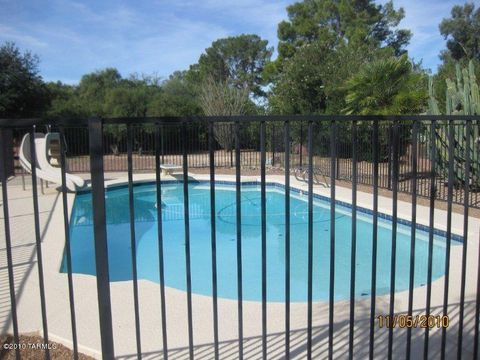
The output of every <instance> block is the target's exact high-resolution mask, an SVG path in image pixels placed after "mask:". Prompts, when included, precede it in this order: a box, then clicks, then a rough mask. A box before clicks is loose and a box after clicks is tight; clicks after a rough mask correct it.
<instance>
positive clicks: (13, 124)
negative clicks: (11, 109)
mask: <svg viewBox="0 0 480 360" xmlns="http://www.w3.org/2000/svg"><path fill="white" fill-rule="evenodd" d="M92 120H97V121H98V120H100V121H102V122H103V123H104V124H118V125H123V124H131V125H135V124H148V123H150V124H175V123H185V122H187V123H196V122H198V123H199V122H206V123H208V122H220V123H222V122H223V123H232V122H237V121H239V122H240V121H242V122H262V121H265V122H274V121H279V122H285V121H291V122H295V121H311V122H322V121H326V122H328V121H341V122H344V121H347V122H348V121H387V122H395V121H397V122H409V121H413V122H415V121H426V122H431V121H448V120H461V121H475V120H477V121H478V120H480V115H325V114H318V115H237V116H179V117H173V116H162V117H118V118H100V117H92V118H79V119H76V118H60V119H42V118H25V119H15V118H4V119H1V118H0V127H1V128H21V127H28V126H33V125H37V126H47V125H53V126H78V125H88V123H89V121H92Z"/></svg>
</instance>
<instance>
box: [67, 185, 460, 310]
mask: <svg viewBox="0 0 480 360" xmlns="http://www.w3.org/2000/svg"><path fill="white" fill-rule="evenodd" d="M241 198H242V254H243V256H242V261H243V294H244V299H245V300H253V301H259V300H261V290H262V283H261V269H262V263H261V217H260V211H261V206H260V186H259V185H258V184H250V185H243V186H242V192H241ZM134 199H135V230H136V243H137V264H138V265H137V266H138V277H139V278H140V279H147V280H151V281H154V282H157V283H159V266H158V264H159V260H158V237H157V210H156V207H155V206H156V188H155V184H142V185H136V186H134ZM189 201H190V206H189V211H190V234H191V237H190V247H191V268H192V271H191V273H192V291H193V292H194V293H197V294H202V295H207V296H211V294H212V274H211V233H210V188H209V184H208V182H196V183H191V184H190V185H189ZM162 202H163V204H162V217H163V238H164V258H165V285H166V286H169V287H173V288H177V289H181V290H185V289H186V275H185V234H184V218H183V210H184V209H183V184H182V183H180V182H176V183H165V184H163V185H162ZM284 203H285V194H284V192H283V190H282V189H281V188H280V187H279V186H272V185H268V186H267V293H268V301H283V300H284V294H285V287H284V286H285V285H284V284H285V261H284V260H285V231H284V227H285V224H284V220H285V215H284ZM91 206H92V204H91V194H90V193H88V192H86V193H79V194H77V196H76V199H75V204H74V209H73V213H72V217H71V252H72V267H73V272H75V273H82V274H91V275H95V255H94V245H93V228H92V207H91ZM106 209H107V210H106V211H107V237H108V252H109V267H110V280H111V281H125V280H131V279H132V265H131V248H130V244H131V243H130V223H129V210H128V209H129V205H128V188H126V187H118V188H112V189H109V190H108V191H107V195H106ZM216 211H217V215H216V226H217V263H218V271H217V274H218V295H219V297H222V298H229V299H236V297H237V271H236V270H237V264H236V258H237V257H236V256H237V255H236V254H237V253H236V246H237V244H236V221H235V219H236V206H235V187H234V185H233V184H230V185H228V184H217V186H216ZM313 221H314V224H313V231H314V244H313V249H314V252H313V299H314V300H326V299H328V289H329V268H330V267H329V266H330V265H329V262H330V203H329V201H328V199H315V200H314V214H313ZM290 222H291V300H292V301H296V302H303V301H306V299H307V275H308V274H307V256H308V253H307V223H308V217H307V196H306V195H304V194H301V193H300V192H294V193H292V195H291V217H290ZM335 224H336V228H335V232H336V244H335V299H337V300H340V299H347V298H348V297H349V291H350V290H349V289H350V254H351V226H352V225H351V209H350V208H348V207H346V206H344V205H340V204H337V206H336V213H335ZM372 230H373V229H372V216H371V215H369V214H367V213H364V212H359V213H358V221H357V234H358V238H357V263H356V273H357V278H356V288H355V293H356V296H358V297H365V296H369V294H370V290H371V264H372ZM397 234H398V235H397V236H398V237H397V264H396V285H395V286H396V288H395V289H396V291H402V290H406V289H408V281H409V265H410V261H409V255H410V227H409V226H407V225H403V224H399V225H398V232H397ZM391 238H392V229H391V222H390V221H389V220H387V219H380V220H379V228H378V256H377V294H379V295H381V294H386V293H388V292H389V291H390V261H391V256H390V255H391ZM416 239H417V241H416V248H415V286H416V287H418V286H424V284H425V283H426V279H427V252H428V233H427V232H425V231H423V230H417V237H416ZM457 240H458V239H457ZM459 244H460V243H459V242H458V241H452V245H459ZM444 262H445V237H444V236H443V235H442V234H437V235H435V239H434V248H433V278H434V279H436V278H439V277H441V276H443V273H444ZM61 271H62V272H65V271H66V264H65V259H64V261H63V263H62V268H61Z"/></svg>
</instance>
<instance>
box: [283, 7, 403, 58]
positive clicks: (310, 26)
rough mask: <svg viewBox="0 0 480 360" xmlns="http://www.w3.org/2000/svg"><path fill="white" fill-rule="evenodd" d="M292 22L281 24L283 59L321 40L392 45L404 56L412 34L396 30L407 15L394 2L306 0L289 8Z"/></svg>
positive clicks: (326, 42)
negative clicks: (379, 3)
mask: <svg viewBox="0 0 480 360" xmlns="http://www.w3.org/2000/svg"><path fill="white" fill-rule="evenodd" d="M287 12H288V18H289V20H288V21H282V22H281V23H280V24H279V25H278V37H279V40H280V41H279V44H278V53H279V58H280V60H282V59H284V58H291V57H292V56H293V55H294V54H295V52H296V51H297V50H298V49H299V48H301V47H302V46H304V45H305V44H309V43H313V42H315V41H321V42H323V43H325V44H328V45H329V46H336V45H337V44H338V43H339V42H342V41H346V42H349V43H352V42H354V43H371V44H373V45H375V46H390V47H392V48H393V49H394V50H395V53H396V54H397V55H400V54H402V53H403V52H404V51H405V50H404V47H405V46H406V45H407V44H408V42H409V40H410V38H411V32H410V31H409V30H405V29H396V27H397V26H398V24H399V23H400V21H401V20H402V19H403V17H404V16H405V13H404V10H403V8H400V9H399V10H395V8H394V7H393V3H392V1H389V2H387V3H386V4H384V5H378V4H375V2H374V1H373V0H303V1H301V2H297V3H294V4H293V5H290V6H288V7H287Z"/></svg>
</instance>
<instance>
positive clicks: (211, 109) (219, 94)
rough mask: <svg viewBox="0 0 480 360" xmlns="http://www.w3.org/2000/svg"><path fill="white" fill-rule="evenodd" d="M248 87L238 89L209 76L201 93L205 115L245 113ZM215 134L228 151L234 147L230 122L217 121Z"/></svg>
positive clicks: (214, 129)
mask: <svg viewBox="0 0 480 360" xmlns="http://www.w3.org/2000/svg"><path fill="white" fill-rule="evenodd" d="M248 103H249V98H248V90H247V88H240V89H237V88H235V87H233V86H231V85H229V84H228V82H226V81H225V82H217V81H215V80H214V79H213V78H212V77H210V78H207V80H206V81H205V83H204V84H203V86H202V91H201V93H200V105H201V107H202V109H203V112H204V113H205V115H209V116H216V115H218V116H232V115H244V114H245V113H246V111H247V109H248ZM213 131H214V136H215V139H216V140H217V141H218V143H219V144H220V145H221V146H222V147H223V148H224V149H225V150H228V151H231V150H232V147H233V136H232V128H231V126H229V124H222V123H216V124H215V126H214V128H213Z"/></svg>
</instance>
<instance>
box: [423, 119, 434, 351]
mask: <svg viewBox="0 0 480 360" xmlns="http://www.w3.org/2000/svg"><path fill="white" fill-rule="evenodd" d="M436 131H437V130H436V124H435V121H434V120H432V121H431V123H430V201H429V206H430V208H429V210H430V214H429V219H430V220H429V230H428V260H427V295H426V305H425V315H426V316H427V317H428V316H430V306H431V302H432V301H431V299H432V272H433V270H432V268H433V237H434V233H433V228H434V226H435V221H434V220H435V198H436V185H435V179H436V174H435V171H436V170H435V169H436V162H437V159H436V157H437V146H436ZM429 332H430V328H429V327H428V326H427V327H425V339H424V345H423V358H424V360H427V359H428V348H429Z"/></svg>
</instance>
